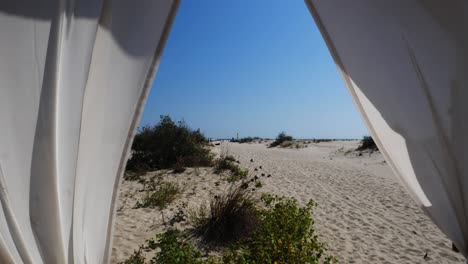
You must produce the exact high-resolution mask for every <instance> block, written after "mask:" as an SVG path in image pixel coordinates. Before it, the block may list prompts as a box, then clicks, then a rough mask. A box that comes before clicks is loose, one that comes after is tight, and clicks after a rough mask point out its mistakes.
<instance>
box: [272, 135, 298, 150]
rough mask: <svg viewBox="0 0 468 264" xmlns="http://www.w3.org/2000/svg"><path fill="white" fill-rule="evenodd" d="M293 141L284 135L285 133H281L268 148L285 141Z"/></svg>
mask: <svg viewBox="0 0 468 264" xmlns="http://www.w3.org/2000/svg"><path fill="white" fill-rule="evenodd" d="M293 140H294V138H293V137H291V136H288V135H286V133H285V132H281V133H279V134H278V136H277V137H276V139H275V141H273V142H272V143H271V144H270V147H271V148H273V147H276V146H279V145H281V144H282V143H283V142H285V141H293Z"/></svg>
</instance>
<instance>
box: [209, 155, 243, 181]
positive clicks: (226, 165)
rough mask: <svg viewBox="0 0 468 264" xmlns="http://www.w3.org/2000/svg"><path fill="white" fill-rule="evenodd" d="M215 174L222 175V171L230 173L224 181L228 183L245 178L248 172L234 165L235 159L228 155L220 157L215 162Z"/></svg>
mask: <svg viewBox="0 0 468 264" xmlns="http://www.w3.org/2000/svg"><path fill="white" fill-rule="evenodd" d="M215 163H216V165H215V173H218V174H219V173H222V172H223V171H226V170H228V171H230V173H231V175H230V176H229V177H228V178H227V179H226V180H227V181H228V182H236V181H239V180H242V179H245V178H247V175H248V174H249V171H248V170H246V169H242V168H241V167H239V165H237V164H236V159H235V158H234V157H233V156H230V155H224V156H221V158H219V159H218V160H217V161H216V162H215Z"/></svg>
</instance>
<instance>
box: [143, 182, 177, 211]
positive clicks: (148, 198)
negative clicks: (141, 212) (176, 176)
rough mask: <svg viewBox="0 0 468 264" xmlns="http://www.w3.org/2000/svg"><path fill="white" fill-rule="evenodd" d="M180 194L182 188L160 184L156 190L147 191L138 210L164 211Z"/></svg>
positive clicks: (169, 183) (170, 184) (167, 183)
mask: <svg viewBox="0 0 468 264" xmlns="http://www.w3.org/2000/svg"><path fill="white" fill-rule="evenodd" d="M179 193H180V188H179V186H177V185H176V184H174V183H171V182H160V183H159V184H158V185H157V186H156V187H155V188H153V189H150V190H147V191H146V195H145V196H144V197H143V199H142V201H141V202H137V204H136V205H135V207H136V208H155V207H157V208H159V209H164V208H166V206H167V205H168V204H170V203H171V202H172V201H174V200H175V199H176V197H177V195H178V194H179Z"/></svg>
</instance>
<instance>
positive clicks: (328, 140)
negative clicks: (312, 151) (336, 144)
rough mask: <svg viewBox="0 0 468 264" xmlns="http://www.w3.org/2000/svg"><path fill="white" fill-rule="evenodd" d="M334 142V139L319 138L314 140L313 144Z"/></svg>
mask: <svg viewBox="0 0 468 264" xmlns="http://www.w3.org/2000/svg"><path fill="white" fill-rule="evenodd" d="M331 141H333V139H329V138H318V139H315V138H314V139H312V142H313V143H320V142H331Z"/></svg>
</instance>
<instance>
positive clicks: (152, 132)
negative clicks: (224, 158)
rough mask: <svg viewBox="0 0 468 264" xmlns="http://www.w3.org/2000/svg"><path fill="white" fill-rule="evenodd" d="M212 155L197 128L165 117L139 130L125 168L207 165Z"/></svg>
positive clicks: (136, 170)
mask: <svg viewBox="0 0 468 264" xmlns="http://www.w3.org/2000/svg"><path fill="white" fill-rule="evenodd" d="M212 161H213V155H212V154H211V153H210V150H209V148H208V140H207V139H206V138H205V136H204V135H203V134H202V133H201V132H200V130H192V129H190V128H189V127H188V126H187V124H186V123H185V122H184V121H179V122H177V123H175V122H174V121H172V119H171V118H170V117H169V116H161V119H160V121H159V122H158V123H157V124H156V125H154V126H152V127H150V126H145V127H142V128H140V129H139V131H138V133H137V135H136V136H135V139H134V141H133V145H132V157H131V159H130V160H128V162H127V170H128V171H133V172H140V173H141V172H146V171H149V170H157V169H171V168H174V166H176V165H177V166H176V169H178V170H180V168H181V167H195V166H211V165H212Z"/></svg>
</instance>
